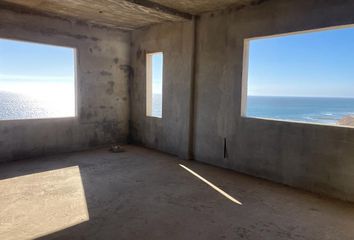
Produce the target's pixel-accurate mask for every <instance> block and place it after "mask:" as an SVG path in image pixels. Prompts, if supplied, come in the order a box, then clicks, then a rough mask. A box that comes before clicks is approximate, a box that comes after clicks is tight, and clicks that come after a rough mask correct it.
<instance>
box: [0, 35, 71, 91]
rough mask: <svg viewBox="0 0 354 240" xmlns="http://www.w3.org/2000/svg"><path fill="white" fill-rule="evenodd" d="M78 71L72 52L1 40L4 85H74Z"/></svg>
mask: <svg viewBox="0 0 354 240" xmlns="http://www.w3.org/2000/svg"><path fill="white" fill-rule="evenodd" d="M74 67H75V65H74V52H73V49H71V48H64V47H56V46H51V45H45V44H36V43H30V42H22V41H12V40H5V39H0V83H5V82H7V83H9V82H11V83H15V82H22V81H24V80H25V81H47V80H53V81H65V80H66V81H71V82H72V80H73V79H74V74H75V69H74ZM0 87H1V85H0Z"/></svg>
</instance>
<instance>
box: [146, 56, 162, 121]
mask: <svg viewBox="0 0 354 240" xmlns="http://www.w3.org/2000/svg"><path fill="white" fill-rule="evenodd" d="M162 90H163V53H162V52H158V53H148V54H147V55H146V115H147V116H149V117H157V118H162V99H163V98H162V97H163V93H162Z"/></svg>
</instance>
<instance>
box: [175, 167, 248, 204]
mask: <svg viewBox="0 0 354 240" xmlns="http://www.w3.org/2000/svg"><path fill="white" fill-rule="evenodd" d="M179 166H180V167H182V168H183V169H184V170H186V171H187V172H189V173H191V174H192V175H194V176H195V177H197V178H199V179H200V180H201V181H203V182H204V183H205V184H207V185H209V186H210V187H211V188H212V189H214V190H215V191H217V192H218V193H220V194H221V195H223V196H224V197H226V198H227V199H229V200H230V201H232V202H234V203H236V204H238V205H242V203H241V202H240V201H238V200H237V199H235V198H234V197H232V196H231V195H229V194H227V193H226V192H224V191H223V190H221V189H220V188H219V187H217V186H215V185H214V184H212V183H211V182H209V181H208V180H206V179H205V178H203V177H202V176H200V175H199V174H198V173H196V172H194V171H193V170H191V169H190V168H188V167H186V166H184V165H182V164H179Z"/></svg>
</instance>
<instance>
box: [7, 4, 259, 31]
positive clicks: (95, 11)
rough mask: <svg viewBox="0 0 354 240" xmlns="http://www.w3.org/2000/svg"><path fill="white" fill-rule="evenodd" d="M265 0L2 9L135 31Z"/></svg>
mask: <svg viewBox="0 0 354 240" xmlns="http://www.w3.org/2000/svg"><path fill="white" fill-rule="evenodd" d="M262 1H264V0H0V8H9V9H11V10H21V12H30V13H37V14H46V15H49V16H57V17H61V18H65V19H69V20H76V21H82V22H85V23H88V24H93V25H99V26H106V27H112V28H119V29H124V30H133V29H138V28H141V27H144V26H148V25H151V24H155V23H161V22H166V21H172V22H176V21H183V20H186V19H191V18H192V16H193V15H198V14H200V13H204V12H209V11H214V10H219V9H224V8H227V7H230V6H235V7H244V6H247V5H252V4H256V3H259V2H262Z"/></svg>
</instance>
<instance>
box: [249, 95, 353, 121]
mask: <svg viewBox="0 0 354 240" xmlns="http://www.w3.org/2000/svg"><path fill="white" fill-rule="evenodd" d="M246 115H247V116H249V117H259V118H271V119H279V120H290V121H299V122H312V123H321V124H336V123H337V122H338V121H339V120H340V119H342V118H343V117H345V116H349V115H354V98H331V97H327V98H326V97H269V96H267V97H266V96H249V97H248V99H247V114H246Z"/></svg>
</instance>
